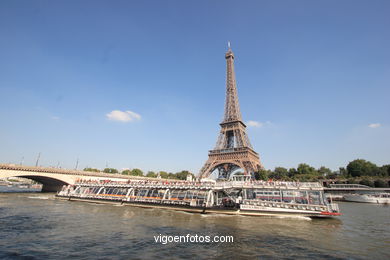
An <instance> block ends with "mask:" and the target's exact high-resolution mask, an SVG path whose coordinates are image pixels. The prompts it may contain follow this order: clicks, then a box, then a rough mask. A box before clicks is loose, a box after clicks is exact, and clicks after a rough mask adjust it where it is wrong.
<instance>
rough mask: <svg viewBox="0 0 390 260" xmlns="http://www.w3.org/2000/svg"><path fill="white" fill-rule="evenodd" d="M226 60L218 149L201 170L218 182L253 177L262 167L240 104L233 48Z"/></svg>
mask: <svg viewBox="0 0 390 260" xmlns="http://www.w3.org/2000/svg"><path fill="white" fill-rule="evenodd" d="M225 58H226V101H225V113H224V117H223V121H222V123H221V124H220V126H221V131H220V133H219V137H218V140H217V143H216V145H215V148H214V149H213V150H211V151H209V158H208V160H207V161H206V163H205V164H204V166H203V167H202V169H201V170H200V173H199V177H200V178H207V177H209V176H210V175H214V174H216V177H217V178H219V179H221V178H222V179H229V178H231V177H232V176H234V175H237V174H240V175H242V174H244V175H253V173H254V172H256V171H258V170H260V169H261V168H262V165H261V163H260V158H259V155H258V153H256V152H255V151H254V149H253V147H252V145H251V143H250V141H249V138H248V135H247V133H246V125H245V124H244V122H243V121H242V116H241V112H240V104H239V102H238V94H237V84H236V75H235V72H234V53H233V51H232V50H231V48H230V43H229V49H228V51H227V52H226V54H225Z"/></svg>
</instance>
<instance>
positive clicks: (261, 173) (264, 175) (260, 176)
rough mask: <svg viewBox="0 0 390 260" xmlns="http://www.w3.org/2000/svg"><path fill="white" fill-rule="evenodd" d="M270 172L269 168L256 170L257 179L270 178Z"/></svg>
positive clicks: (264, 179)
mask: <svg viewBox="0 0 390 260" xmlns="http://www.w3.org/2000/svg"><path fill="white" fill-rule="evenodd" d="M269 172H270V171H269V170H266V169H260V170H259V171H257V172H255V174H254V175H255V179H256V180H263V181H266V180H268V179H269Z"/></svg>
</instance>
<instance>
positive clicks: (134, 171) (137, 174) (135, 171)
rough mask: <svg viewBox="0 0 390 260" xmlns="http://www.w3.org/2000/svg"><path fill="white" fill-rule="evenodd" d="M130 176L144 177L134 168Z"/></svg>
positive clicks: (141, 172)
mask: <svg viewBox="0 0 390 260" xmlns="http://www.w3.org/2000/svg"><path fill="white" fill-rule="evenodd" d="M130 175H133V176H144V173H143V171H141V170H140V169H137V168H135V169H132V170H131V172H130Z"/></svg>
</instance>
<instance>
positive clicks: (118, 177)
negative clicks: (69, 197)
mask: <svg viewBox="0 0 390 260" xmlns="http://www.w3.org/2000/svg"><path fill="white" fill-rule="evenodd" d="M8 177H21V178H27V179H30V180H34V181H36V182H39V183H41V184H43V186H42V191H43V192H57V191H59V190H61V188H62V186H63V185H69V184H75V183H76V181H83V180H91V181H93V180H96V181H99V180H111V181H126V180H129V179H132V180H134V179H149V178H147V177H139V176H129V175H122V174H111V173H102V172H88V171H78V170H67V169H60V168H51V167H32V166H22V165H15V164H0V179H2V178H8Z"/></svg>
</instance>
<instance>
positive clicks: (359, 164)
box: [347, 159, 379, 177]
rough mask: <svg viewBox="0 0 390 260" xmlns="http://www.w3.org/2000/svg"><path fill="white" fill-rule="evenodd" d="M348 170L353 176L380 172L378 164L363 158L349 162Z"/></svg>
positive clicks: (371, 174)
mask: <svg viewBox="0 0 390 260" xmlns="http://www.w3.org/2000/svg"><path fill="white" fill-rule="evenodd" d="M347 171H348V174H349V175H350V176H352V177H361V176H373V175H376V174H377V173H378V172H379V171H378V166H376V165H375V164H373V163H372V162H369V161H366V160H363V159H357V160H353V161H352V162H350V163H348V165H347Z"/></svg>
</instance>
